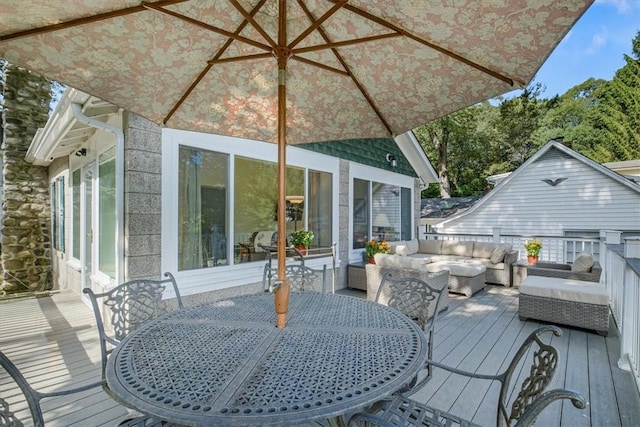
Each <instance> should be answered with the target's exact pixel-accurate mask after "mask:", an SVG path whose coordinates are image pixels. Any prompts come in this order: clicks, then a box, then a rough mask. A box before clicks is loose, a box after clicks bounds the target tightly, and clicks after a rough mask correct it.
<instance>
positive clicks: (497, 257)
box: [489, 245, 511, 264]
mask: <svg viewBox="0 0 640 427" xmlns="http://www.w3.org/2000/svg"><path fill="white" fill-rule="evenodd" d="M510 250H511V245H497V246H496V247H495V249H494V250H493V252H492V253H491V256H490V257H489V259H490V260H491V262H492V263H494V264H498V263H499V262H502V261H504V256H505V255H506V254H507V252H509V251H510Z"/></svg>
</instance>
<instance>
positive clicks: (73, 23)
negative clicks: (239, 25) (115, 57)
mask: <svg viewBox="0 0 640 427" xmlns="http://www.w3.org/2000/svg"><path fill="white" fill-rule="evenodd" d="M186 1H189V0H164V1H159V2H157V3H155V4H157V5H159V6H170V5H173V4H177V3H184V2H186ZM146 10H147V9H146V8H145V3H142V4H141V5H139V6H132V7H127V8H124V9H119V10H113V11H111V12H105V13H99V14H97V15H93V16H84V17H82V18H76V19H72V20H70V21H67V22H59V23H57V24H52V25H46V26H44V27H38V28H31V29H29V30H24V31H17V32H15V33H12V34H5V35H3V36H0V42H2V41H7V40H14V39H19V38H22V37H27V36H33V35H37V34H46V33H51V32H54V31H59V30H65V29H67V28H73V27H77V26H79V25H84V24H89V23H92V22H99V21H104V20H107V19H111V18H117V17H119V16H125V15H131V14H133V13H138V12H144V11H146Z"/></svg>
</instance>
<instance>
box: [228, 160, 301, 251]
mask: <svg viewBox="0 0 640 427" xmlns="http://www.w3.org/2000/svg"><path fill="white" fill-rule="evenodd" d="M277 175H278V170H277V165H276V164H275V163H273V162H266V161H263V160H255V159H249V158H246V157H240V156H237V157H236V158H235V177H234V180H235V182H234V195H235V197H234V213H235V214H234V215H235V218H234V226H235V229H234V239H235V240H234V242H235V243H236V246H237V253H236V262H249V261H261V260H264V259H265V255H266V253H265V251H264V250H263V249H262V248H260V246H259V244H263V245H275V244H276V243H277V233H276V229H277V225H278V224H277V191H278V190H277V178H278V177H277ZM286 186H287V195H290V196H303V201H302V203H291V202H290V203H287V205H286V209H287V212H286V220H287V234H289V233H291V232H292V231H294V230H301V229H303V228H304V227H305V220H304V218H305V205H306V204H307V203H308V202H307V203H305V202H306V201H307V199H306V197H305V191H304V188H305V185H304V169H301V168H297V167H292V166H288V167H287V184H286Z"/></svg>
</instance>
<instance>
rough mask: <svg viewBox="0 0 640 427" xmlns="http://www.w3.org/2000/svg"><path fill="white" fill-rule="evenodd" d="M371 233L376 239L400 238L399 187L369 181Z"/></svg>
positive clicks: (390, 239)
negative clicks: (371, 218)
mask: <svg viewBox="0 0 640 427" xmlns="http://www.w3.org/2000/svg"><path fill="white" fill-rule="evenodd" d="M371 200H372V203H371V210H372V217H373V220H372V222H371V226H372V231H371V233H372V235H373V237H375V238H377V239H378V240H388V241H393V240H399V239H400V188H399V187H397V186H395V185H389V184H382V183H379V182H373V183H371Z"/></svg>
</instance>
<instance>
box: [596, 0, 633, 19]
mask: <svg viewBox="0 0 640 427" xmlns="http://www.w3.org/2000/svg"><path fill="white" fill-rule="evenodd" d="M596 3H601V4H610V5H612V6H613V7H615V8H616V9H617V10H618V13H620V14H623V15H624V14H627V13H629V12H631V10H632V9H633V8H634V7H639V6H640V2H638V1H637V0H596Z"/></svg>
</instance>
